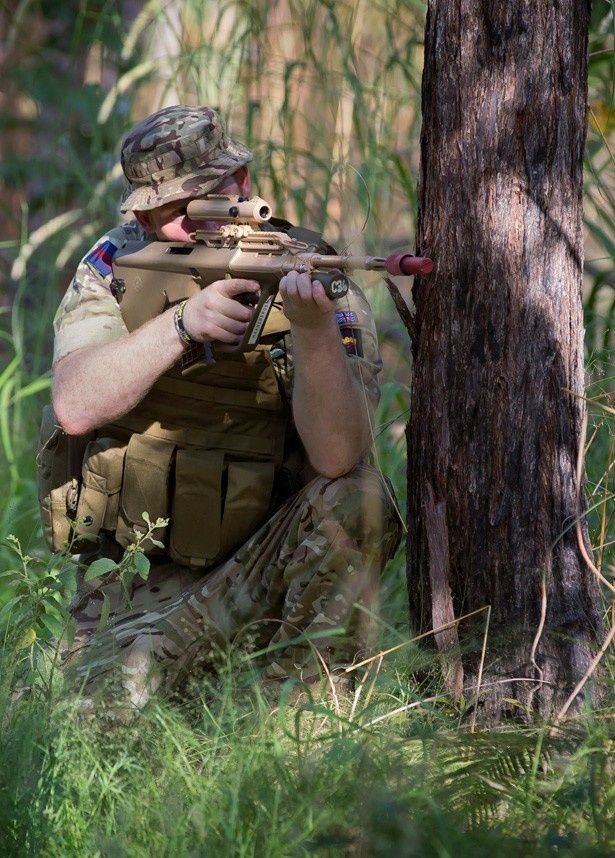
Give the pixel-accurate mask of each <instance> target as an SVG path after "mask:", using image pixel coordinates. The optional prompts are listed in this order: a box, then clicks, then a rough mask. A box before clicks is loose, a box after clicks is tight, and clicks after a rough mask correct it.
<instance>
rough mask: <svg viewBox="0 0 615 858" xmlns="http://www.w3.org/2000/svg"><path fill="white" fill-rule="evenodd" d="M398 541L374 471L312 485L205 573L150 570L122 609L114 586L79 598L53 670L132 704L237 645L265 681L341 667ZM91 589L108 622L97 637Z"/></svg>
mask: <svg viewBox="0 0 615 858" xmlns="http://www.w3.org/2000/svg"><path fill="white" fill-rule="evenodd" d="M399 539H400V524H399V517H398V514H397V511H396V509H395V505H394V503H393V496H392V492H391V489H390V488H389V486H388V484H387V483H385V480H384V479H383V477H382V476H381V475H380V474H379V473H378V472H377V471H376V470H375V469H374V468H372V467H371V466H368V465H359V466H357V467H356V468H355V469H354V470H353V471H352V472H351V473H349V474H347V475H345V476H343V477H340V478H338V479H327V478H324V477H318V478H316V479H315V480H313V481H312V482H311V483H309V484H308V485H307V486H306V487H305V488H303V489H302V490H301V491H300V492H298V493H297V494H296V495H294V496H293V497H292V498H290V500H288V501H287V502H286V503H285V504H284V505H283V506H282V507H281V508H280V509H279V510H278V511H277V512H276V513H275V514H274V515H273V517H272V518H270V519H269V521H267V522H266V524H264V525H263V526H262V527H261V528H260V530H258V531H257V532H256V533H255V534H254V535H253V536H252V537H251V538H250V539H249V540H248V541H247V542H246V543H245V544H244V545H243V546H242V547H241V548H240V549H239V550H238V551H236V552H235V553H234V554H233V556H232V557H231V558H230V559H228V560H227V561H225V562H224V563H222V564H221V565H220V566H218V567H216V568H214V569H211V570H208V571H207V572H206V573H205V574H202V573H198V572H193V571H191V570H190V569H187V568H186V567H182V566H178V565H177V564H174V563H168V562H164V563H156V564H152V568H151V570H150V574H149V577H148V579H147V581H141V580H139V583H138V584H137V583H135V585H134V586H133V588H132V593H131V594H130V604H129V605H127V604H126V598H125V596H124V595H123V594H122V592H121V587H120V584H119V582H114V583H110V584H105V585H103V586H102V587H101V589H99V590H94V591H91V592H88V593H84V594H82V595H81V596H80V597H79V598H78V600H76V603H75V605H74V608H73V616H74V618H75V620H76V623H77V633H76V637H75V642H74V644H73V646H72V647H71V649H70V652H69V653H68V654H67V657H66V671H65V673H66V675H67V676H69V677H72V679H73V681H76V682H77V683H78V684H80V685H81V686H82V687H83V688H84V689H85V693H86V695H87V694H88V693H90V692H92V693H94V692H95V691H96V690H97V689H98V690H101V689H102V688H106V689H108V688H109V683H110V682H111V683H112V684H113V685H114V686H115V687H116V691H117V692H118V693H120V694H121V695H123V697H124V698H126V697H127V698H128V699H129V700H130V703H131V704H132V705H133V706H136V707H140V706H142V705H144V703H145V702H147V700H148V699H149V697H150V696H151V694H152V693H153V691H155V690H156V689H157V688H158V687H160V686H161V684H162V685H164V686H166V687H172V686H177V685H179V684H181V683H182V681H185V680H186V678H187V677H188V676H194V675H195V674H198V671H199V670H200V669H206V668H207V666H208V665H209V666H211V660H212V655H213V652H214V651H215V650H216V649H219V648H220V647H223V646H225V645H228V644H229V643H231V642H234V641H235V642H236V641H237V639H238V638H239V642H241V638H242V637H244V638H245V639H246V640H247V639H250V640H251V642H252V646H254V645H256V646H258V647H263V646H264V647H265V648H266V649H267V650H268V652H267V653H266V655H265V665H264V672H263V680H264V681H265V683H267V682H273V683H275V681H281V680H284V679H285V678H288V677H298V678H300V679H305V680H309V679H311V678H313V677H315V676H318V675H319V673H320V671H321V664H322V662H321V659H322V660H323V661H324V662H325V664H326V665H327V666H328V667H329V666H334V665H335V664H338V665H339V664H344V663H345V664H348V663H350V662H352V660H353V658H354V657H355V655H356V653H357V652H358V651H360V650H361V649H362V648H363V647H364V646H365V643H366V640H367V635H368V631H369V625H370V617H371V616H373V614H374V613H375V611H377V607H378V589H379V586H378V585H379V578H380V574H381V572H382V569H383V567H384V565H385V563H386V561H387V560H388V559H389V558H390V557H392V556H393V554H394V552H395V549H396V548H397V545H398V543H399ZM136 580H137V579H135V582H136ZM103 593H106V595H107V598H108V599H109V600H110V620H109V623H108V625H107V626H106V627H105V628H104V629H103V630H101V631H97V628H98V626H99V622H100V614H101V607H102V605H103ZM360 606H363V609H362V608H361V607H360ZM340 630H343V633H342V634H340ZM105 697H106V698H107V699H108V690H107V692H106V693H105Z"/></svg>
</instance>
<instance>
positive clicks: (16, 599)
mask: <svg viewBox="0 0 615 858" xmlns="http://www.w3.org/2000/svg"><path fill="white" fill-rule="evenodd" d="M22 599H23V596H13V598H12V599H9V600H8V602H7V603H6V604H5V605H3V606H2V609H1V610H0V618H2V617H4V616H6V614H10V613H11V611H12V610H13V608H14V607H15V606H16V605H17V604H18V603H19V602H21V600H22Z"/></svg>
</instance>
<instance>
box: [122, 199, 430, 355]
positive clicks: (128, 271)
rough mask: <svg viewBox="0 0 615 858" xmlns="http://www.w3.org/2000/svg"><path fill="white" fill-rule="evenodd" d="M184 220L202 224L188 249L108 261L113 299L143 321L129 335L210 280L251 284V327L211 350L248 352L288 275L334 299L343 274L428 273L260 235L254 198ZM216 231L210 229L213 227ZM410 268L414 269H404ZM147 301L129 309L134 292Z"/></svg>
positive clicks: (340, 293)
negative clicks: (254, 292)
mask: <svg viewBox="0 0 615 858" xmlns="http://www.w3.org/2000/svg"><path fill="white" fill-rule="evenodd" d="M187 212H188V217H189V218H190V219H191V220H193V221H195V222H199V221H201V222H203V227H204V228H203V229H200V228H198V229H197V230H196V231H195V233H194V234H193V235H192V236H191V238H192V239H193V240H192V241H190V242H186V243H183V242H167V241H151V242H140V241H133V242H128V243H127V244H126V245H125V246H124V247H123V248H122V249H121V250H119V251H118V252H117V253H116V255H115V258H114V260H113V283H112V286H113V288H114V291H115V294H116V296H117V298H118V301H120V303H121V299H122V294H123V293H124V292H125V291H127V290H128V289H130V290H131V293H132V294H133V301H131V305H132V306H133V307H134V306H135V305H136V306H137V307H138V306H142V307H143V310H142V318H141V317H140V315H139V312H138V310H137V312H136V313H135V312H134V311H133V313H132V318H131V319H130V320H129V323H128V327H129V330H134V329H135V328H137V327H140V325H142V324H144V322H146V321H147V320H148V319H150V318H152V317H153V316H155V315H158V314H159V313H162V312H163V311H164V310H165V309H166V308H167V307H169V306H171V305H172V304H175V303H177V302H178V301H180V300H183V299H184V298H188V297H190V296H191V295H194V294H196V293H197V292H198V291H199V290H200V289H204V288H206V287H207V286H209V285H210V284H211V283H213V282H214V281H216V280H224V279H225V278H228V277H234V278H235V277H236V278H244V279H248V280H256V281H258V283H259V284H260V286H261V291H260V297H259V299H258V303H257V304H256V306H255V308H254V313H253V315H252V320H251V322H250V324H249V325H248V328H247V330H246V332H245V334H244V336H243V338H242V340H241V342H240V343H239V344H238V345H236V346H223V347H221V344H216V350H217V351H242V352H245V351H251V350H252V349H254V348H256V346H257V345H258V343H259V341H260V338H261V335H262V332H263V329H264V327H265V323H266V321H267V317H268V316H269V313H270V311H271V308H272V306H273V302H274V300H275V296H276V294H277V292H278V286H279V282H280V279H281V278H282V277H283V276H284V275H285V274H288V273H289V272H290V271H298V272H300V273H308V274H309V275H310V276H311V278H312V279H317V280H320V281H321V282H322V283H323V286H324V287H325V292H326V293H327V295H328V296H329V297H330V298H332V299H338V298H342V297H344V295H346V293H347V291H348V278H347V276H346V275H347V274H348V273H350V272H352V271H356V270H363V271H388V272H389V273H391V274H406V273H408V274H410V273H429V271H431V267H432V266H431V261H430V260H428V259H426V258H424V257H414V256H412V255H411V254H410V253H408V252H405V251H404V252H401V253H397V254H393V255H391V256H389V257H384V256H353V255H342V256H334V255H326V254H321V253H314V252H312V250H311V249H310V246H309V245H307V244H306V243H304V242H301V241H298V240H296V239H294V238H291V237H290V236H289V235H287V234H286V233H285V232H271V231H264V230H261V229H259V224H261V223H264V222H266V221H268V220H269V218H270V217H271V209H270V208H269V206H268V204H267V203H266V202H265V200H262V199H260V198H259V197H252V198H251V199H249V200H242V199H241V198H238V197H222V196H210V197H206V198H203V199H200V200H193V201H192V202H191V203H189V205H188V209H187ZM212 221H213V222H214V224H213V226H214V228H209V227H210V225H211V222H212ZM409 268H412V270H406V269H409ZM135 291H136V292H137V293H141V294H143V296H144V298H145V295H147V299H146V300H143V301H142V302H139V301H138V300H137V301H136V302H135V300H134V293H135Z"/></svg>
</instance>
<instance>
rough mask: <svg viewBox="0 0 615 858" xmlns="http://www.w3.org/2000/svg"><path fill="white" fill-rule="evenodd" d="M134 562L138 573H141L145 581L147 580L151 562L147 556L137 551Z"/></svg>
mask: <svg viewBox="0 0 615 858" xmlns="http://www.w3.org/2000/svg"><path fill="white" fill-rule="evenodd" d="M133 563H134V565H135V569H136V570H137V574H138V575H140V576H141V578H143V580H144V581H147V576H148V575H149V567H150V562H149V560H148V559H147V557H146V556H145V554H143V553H142V552H141V551H135V553H134V558H133Z"/></svg>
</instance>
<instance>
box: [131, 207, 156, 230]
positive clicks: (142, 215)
mask: <svg viewBox="0 0 615 858" xmlns="http://www.w3.org/2000/svg"><path fill="white" fill-rule="evenodd" d="M133 215H134V216H135V218H136V219H137V221H138V222H139V224H140V225H141V226H142V227H143V229H144V230H145V231H146V232H153V231H154V227H153V224H152V218H151V215H150V213H149V212H148V211H144V212H138V211H134V212H133Z"/></svg>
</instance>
